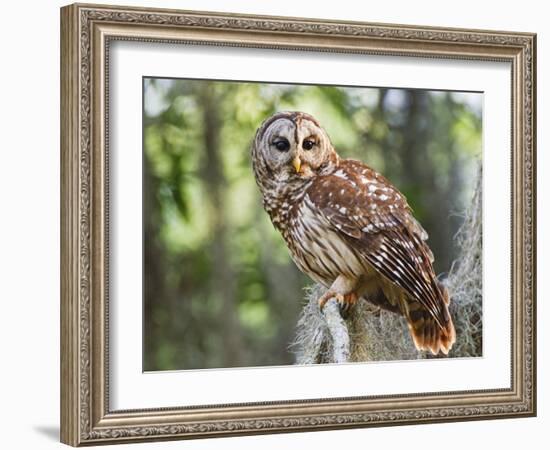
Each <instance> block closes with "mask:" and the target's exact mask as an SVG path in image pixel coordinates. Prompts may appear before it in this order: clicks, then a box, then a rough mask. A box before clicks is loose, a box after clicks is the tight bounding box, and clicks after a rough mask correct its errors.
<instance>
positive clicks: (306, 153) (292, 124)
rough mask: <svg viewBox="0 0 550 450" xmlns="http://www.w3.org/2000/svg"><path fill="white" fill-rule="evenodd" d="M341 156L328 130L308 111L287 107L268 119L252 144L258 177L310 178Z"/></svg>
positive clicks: (253, 159) (279, 180)
mask: <svg viewBox="0 0 550 450" xmlns="http://www.w3.org/2000/svg"><path fill="white" fill-rule="evenodd" d="M337 160H338V156H337V155H336V152H335V151H334V148H333V147H332V144H331V142H330V139H329V137H328V135H327V133H326V132H325V130H324V129H323V128H322V127H321V125H319V122H317V120H316V119H315V118H314V117H313V116H311V115H309V114H306V113H303V112H298V111H285V112H279V113H276V114H274V115H273V116H271V117H269V118H268V119H266V120H265V121H264V122H263V123H262V125H261V126H260V128H259V129H258V131H257V132H256V137H255V139H254V144H253V146H252V163H253V166H254V171H255V173H256V178H257V179H258V181H259V182H260V181H262V180H261V178H262V177H269V178H271V180H272V181H273V180H277V181H278V182H285V181H287V182H292V181H298V180H307V179H309V178H312V177H314V176H316V175H318V174H320V173H324V172H325V171H327V170H329V169H330V166H332V165H335V164H336V163H337Z"/></svg>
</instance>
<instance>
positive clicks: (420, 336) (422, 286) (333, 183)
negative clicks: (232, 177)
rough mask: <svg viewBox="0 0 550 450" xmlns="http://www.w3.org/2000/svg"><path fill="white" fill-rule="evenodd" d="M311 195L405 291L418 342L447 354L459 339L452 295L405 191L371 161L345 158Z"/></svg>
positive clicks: (404, 304)
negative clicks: (434, 264)
mask: <svg viewBox="0 0 550 450" xmlns="http://www.w3.org/2000/svg"><path fill="white" fill-rule="evenodd" d="M308 196H309V198H310V200H311V202H312V203H313V204H314V205H315V207H316V208H317V209H318V210H319V211H320V212H321V213H322V214H323V215H324V216H325V217H326V218H327V219H328V221H329V222H330V223H331V224H332V226H333V227H334V228H335V229H336V230H337V232H338V233H341V235H342V237H343V238H344V239H345V240H346V241H347V242H348V244H349V245H350V246H352V247H353V248H354V249H356V250H357V251H358V253H359V254H360V255H362V256H363V257H364V258H365V259H366V260H367V261H368V262H369V263H370V265H371V266H372V267H374V268H375V269H376V270H377V271H378V272H379V273H380V274H381V275H382V276H383V277H384V278H385V279H386V280H387V281H389V282H390V283H392V284H393V285H396V286H397V287H399V288H400V289H401V290H403V291H404V293H405V294H406V295H404V296H403V297H404V298H400V299H399V301H397V303H398V306H399V309H400V310H401V312H402V313H403V314H404V315H405V316H406V317H407V319H408V321H409V325H410V327H411V333H412V334H413V338H414V340H415V343H416V344H417V347H419V348H430V349H431V350H432V352H434V353H436V352H437V351H438V349H439V348H441V350H442V351H443V352H444V353H447V352H448V350H449V348H450V346H451V345H452V343H453V342H454V327H453V325H452V321H451V318H450V315H449V312H448V307H447V304H448V302H449V300H448V294H447V292H446V289H445V288H444V287H443V286H441V285H440V283H439V282H438V281H437V278H436V276H435V273H434V271H433V268H432V261H433V256H432V253H431V251H430V249H429V248H428V246H427V245H426V243H425V242H424V241H425V239H426V238H427V235H426V232H425V231H424V229H423V228H422V227H421V225H420V224H419V223H418V222H417V221H416V220H415V219H414V217H413V216H412V213H411V209H410V208H409V206H408V204H407V202H406V200H405V198H404V197H403V195H401V194H400V193H399V191H397V189H396V188H395V187H393V186H392V185H391V184H390V183H389V181H388V180H386V179H385V178H384V177H382V176H381V175H380V174H378V173H376V172H375V171H374V170H372V169H370V168H369V167H368V166H365V165H364V164H362V163H360V162H358V161H353V160H344V161H341V163H340V166H339V169H338V170H337V171H336V172H334V173H333V174H331V175H326V176H321V177H318V178H317V179H316V180H315V181H314V182H313V184H312V185H311V186H310V188H309V189H308ZM390 300H391V299H390ZM392 303H393V302H392ZM440 341H441V342H440Z"/></svg>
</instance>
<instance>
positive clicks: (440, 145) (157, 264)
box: [143, 79, 481, 370]
mask: <svg viewBox="0 0 550 450" xmlns="http://www.w3.org/2000/svg"><path fill="white" fill-rule="evenodd" d="M144 105H145V110H144V210H143V214H144V216H143V218H144V280H145V283H144V292H145V294H144V302H145V305H144V330H145V335H144V343H145V351H144V369H145V370H167V369H190V368H208V367H234V366H257V365H274V364H276V365H280V364H291V363H292V362H293V355H292V353H291V352H289V351H288V345H289V343H290V342H291V340H292V336H293V332H294V326H295V323H296V320H297V318H298V315H299V311H300V309H301V304H302V302H303V300H302V299H303V296H304V294H303V288H304V287H305V286H306V285H308V284H309V283H310V281H309V280H308V279H307V278H306V277H305V276H304V275H302V274H301V273H300V272H299V271H298V269H296V268H295V266H294V264H293V263H292V261H291V260H290V258H289V255H288V251H287V249H286V246H285V245H284V242H283V240H282V238H281V237H280V236H279V235H278V233H277V232H275V230H274V229H273V227H272V226H271V223H270V222H269V219H268V217H267V215H266V214H265V213H264V212H263V210H262V208H261V202H260V197H259V192H258V190H257V188H256V185H255V182H254V178H253V174H252V170H251V163H250V155H249V148H250V144H251V142H252V139H253V137H254V133H255V131H256V129H257V127H258V126H259V124H260V123H261V122H262V121H263V120H264V119H265V118H266V117H268V116H269V115H271V114H273V113H274V112H276V111H279V110H285V109H290V110H301V111H306V112H308V113H310V114H312V115H314V116H315V117H316V118H317V119H318V120H319V121H320V122H321V124H322V125H323V126H324V127H325V129H326V130H327V132H328V134H329V135H330V136H331V139H332V141H333V144H334V146H335V147H336V149H337V150H338V151H339V153H340V154H341V155H342V156H344V157H353V158H356V159H361V160H363V161H365V162H367V163H368V164H369V165H371V166H372V167H374V168H375V169H377V170H379V171H381V172H382V173H383V174H384V175H386V176H387V177H388V178H389V179H390V180H391V181H392V182H393V183H394V184H396V185H397V186H398V187H399V188H400V189H401V190H402V191H403V193H404V194H405V195H406V196H407V198H408V200H409V203H410V204H411V206H412V207H413V209H414V211H415V215H416V217H417V218H418V219H419V220H420V221H421V222H422V223H423V224H424V226H425V228H426V229H427V231H428V232H429V233H430V236H431V238H430V241H429V242H430V245H431V247H432V248H433V250H434V254H435V256H436V270H437V271H438V272H445V271H447V270H448V269H449V268H450V266H451V263H452V261H453V260H454V258H455V257H456V249H455V248H454V247H453V239H452V237H453V235H454V234H455V233H456V231H457V230H458V228H459V226H460V225H461V219H460V217H459V216H457V215H456V213H457V212H461V211H463V210H464V208H465V206H466V205H468V204H469V201H470V198H471V196H472V192H473V180H474V178H475V170H476V164H477V161H479V160H480V157H481V94H458V93H450V92H432V91H419V90H397V89H371V88H340V87H333V86H305V85H285V84H281V85H276V84H262V83H237V82H219V81H201V80H166V79H145V81H144Z"/></svg>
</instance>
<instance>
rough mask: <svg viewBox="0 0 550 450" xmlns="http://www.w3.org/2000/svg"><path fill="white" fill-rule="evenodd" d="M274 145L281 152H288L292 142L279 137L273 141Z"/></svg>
mask: <svg viewBox="0 0 550 450" xmlns="http://www.w3.org/2000/svg"><path fill="white" fill-rule="evenodd" d="M273 145H274V146H275V148H276V149H277V150H279V151H280V152H286V151H288V149H289V148H290V144H289V142H288V141H287V140H286V139H278V140H277V141H275V142H273Z"/></svg>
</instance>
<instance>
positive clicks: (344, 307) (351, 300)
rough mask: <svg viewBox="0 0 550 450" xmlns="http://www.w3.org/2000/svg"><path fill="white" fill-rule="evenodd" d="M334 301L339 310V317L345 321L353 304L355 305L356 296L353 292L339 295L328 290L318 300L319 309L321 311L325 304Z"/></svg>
mask: <svg viewBox="0 0 550 450" xmlns="http://www.w3.org/2000/svg"><path fill="white" fill-rule="evenodd" d="M331 298H333V299H335V300H336V301H337V302H338V307H339V309H340V315H341V316H342V317H343V318H344V319H347V318H348V316H349V313H350V311H351V310H352V309H353V306H354V305H355V303H357V298H358V297H357V294H356V293H355V292H350V293H348V294H339V293H337V292H334V291H332V290H330V289H329V290H328V291H327V292H325V293H324V294H323V295H322V296H321V297H320V298H319V300H318V301H319V309H320V310H321V311H322V310H323V307H324V306H325V304H326V303H327V302H328V301H329V300H330V299H331Z"/></svg>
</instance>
